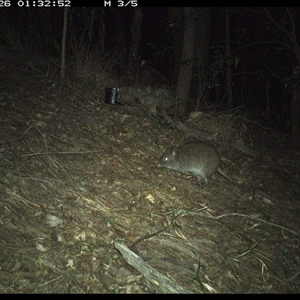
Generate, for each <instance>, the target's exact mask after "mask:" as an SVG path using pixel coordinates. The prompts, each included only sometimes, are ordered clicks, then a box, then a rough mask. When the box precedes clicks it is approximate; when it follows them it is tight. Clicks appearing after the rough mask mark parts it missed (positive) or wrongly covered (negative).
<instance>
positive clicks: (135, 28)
mask: <svg viewBox="0 0 300 300" xmlns="http://www.w3.org/2000/svg"><path fill="white" fill-rule="evenodd" d="M142 19H143V11H142V8H141V7H137V8H135V9H134V17H133V21H132V25H131V36H132V42H131V47H130V51H129V57H128V62H129V73H130V74H129V75H130V77H131V78H133V79H134V81H135V82H137V80H138V71H139V57H138V51H139V48H140V40H141V25H142Z"/></svg>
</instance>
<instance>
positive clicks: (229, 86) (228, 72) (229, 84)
mask: <svg viewBox="0 0 300 300" xmlns="http://www.w3.org/2000/svg"><path fill="white" fill-rule="evenodd" d="M229 13H230V8H229V7H226V13H225V14H226V18H225V24H226V26H225V28H226V34H225V37H226V40H225V51H226V57H227V66H226V95H227V105H228V107H229V108H233V106H234V101H233V95H232V78H231V61H230V59H229V58H230V57H231V48H230V23H229V15H230V14H229Z"/></svg>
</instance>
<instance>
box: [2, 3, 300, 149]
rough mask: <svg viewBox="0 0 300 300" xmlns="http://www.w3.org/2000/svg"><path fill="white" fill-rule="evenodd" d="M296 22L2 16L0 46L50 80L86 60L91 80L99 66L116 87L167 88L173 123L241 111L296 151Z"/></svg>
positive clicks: (115, 11)
mask: <svg viewBox="0 0 300 300" xmlns="http://www.w3.org/2000/svg"><path fill="white" fill-rule="evenodd" d="M299 19H300V8H288V7H280V8H240V7H239V8H232V7H231V8H225V7H222V8H209V7H205V8H202V7H188V8H184V7H176V8H174V7H172V8H162V7H159V8H148V7H145V8H144V7H135V8H132V7H131V8H130V7H127V8H117V7H105V8H104V7H96V8H92V7H85V8H80V7H78V8H69V9H67V10H66V9H62V8H5V9H1V10H0V46H1V47H6V48H8V49H11V51H12V52H14V53H21V52H22V53H28V54H30V55H36V57H39V58H43V59H44V60H45V61H47V62H49V66H50V65H51V64H53V62H55V61H56V62H57V63H56V67H57V69H58V70H60V71H59V72H56V73H55V71H53V67H49V70H50V71H49V70H48V71H49V72H48V73H49V76H60V77H64V78H71V77H78V76H79V75H80V74H79V71H78V70H79V69H80V68H79V66H81V70H82V69H83V68H82V66H84V65H85V64H86V62H87V61H89V62H90V61H91V60H92V61H93V63H92V65H91V66H90V68H91V69H90V70H89V72H90V74H91V77H93V76H92V75H93V74H94V73H95V72H96V71H95V70H96V69H97V66H99V67H101V70H102V71H103V72H104V73H105V74H107V76H108V77H110V78H111V79H112V80H115V82H116V85H134V84H139V85H145V86H148V85H151V86H161V85H166V86H168V87H171V88H172V89H173V90H174V91H175V97H174V103H175V104H176V105H175V107H176V109H175V110H174V111H173V112H172V114H173V115H176V117H178V118H184V117H185V116H186V115H187V114H188V113H189V112H191V111H193V110H201V109H204V108H205V109H207V108H210V107H218V109H221V110H222V109H227V110H228V109H234V108H236V107H241V108H242V109H243V110H244V111H245V112H247V113H248V114H249V115H250V116H251V117H253V119H254V120H256V121H257V122H260V123H261V124H262V125H264V126H267V127H273V128H276V129H278V130H279V131H282V132H284V133H287V134H290V136H291V141H292V144H293V145H294V146H296V147H299V145H300V85H299V84H300V82H299V77H300V76H299V75H300V74H299V72H300V47H299V37H300V28H299V27H300V21H299ZM64 28H65V31H64ZM64 33H65V36H64ZM63 37H64V38H63ZM85 72H87V68H86V69H85ZM95 88H97V87H96V86H95Z"/></svg>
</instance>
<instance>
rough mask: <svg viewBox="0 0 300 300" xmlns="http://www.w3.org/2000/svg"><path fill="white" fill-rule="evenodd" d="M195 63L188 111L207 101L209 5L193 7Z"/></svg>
mask: <svg viewBox="0 0 300 300" xmlns="http://www.w3.org/2000/svg"><path fill="white" fill-rule="evenodd" d="M195 14H196V16H197V17H196V19H195V25H196V26H195V63H196V64H197V65H195V67H194V73H193V78H192V84H191V90H190V94H191V97H192V98H191V99H192V102H190V103H189V106H188V107H187V110H188V111H194V110H197V109H198V108H199V106H201V102H208V101H209V91H208V78H207V74H208V72H207V71H208V67H209V51H208V50H209V37H210V25H211V22H210V19H211V8H210V7H196V8H195Z"/></svg>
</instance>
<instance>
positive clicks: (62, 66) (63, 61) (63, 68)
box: [60, 7, 68, 78]
mask: <svg viewBox="0 0 300 300" xmlns="http://www.w3.org/2000/svg"><path fill="white" fill-rule="evenodd" d="M67 25H68V8H67V7H65V8H64V21H63V34H62V39H61V64H60V78H65V76H66V40H67Z"/></svg>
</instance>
